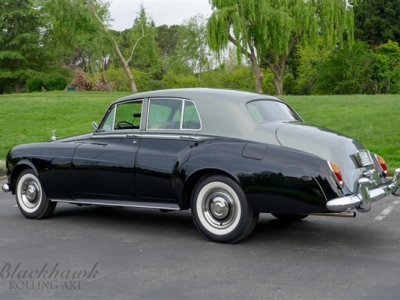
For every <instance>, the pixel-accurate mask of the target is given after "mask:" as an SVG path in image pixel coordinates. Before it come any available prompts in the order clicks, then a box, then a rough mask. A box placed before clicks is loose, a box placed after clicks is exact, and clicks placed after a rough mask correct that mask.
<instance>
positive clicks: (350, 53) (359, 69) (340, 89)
mask: <svg viewBox="0 0 400 300" xmlns="http://www.w3.org/2000/svg"><path fill="white" fill-rule="evenodd" d="M371 62H372V52H371V50H370V49H369V47H368V46H367V45H366V44H365V43H362V42H356V43H355V44H354V45H353V46H349V45H345V47H343V48H342V49H337V50H335V51H333V52H331V53H330V55H329V56H328V57H327V58H326V59H324V60H323V61H320V62H319V64H318V66H317V71H318V72H317V73H316V81H317V82H316V84H315V86H314V87H313V90H312V92H313V93H316V94H342V95H343V94H357V93H363V92H365V87H366V85H367V84H368V69H369V67H370V64H371Z"/></svg>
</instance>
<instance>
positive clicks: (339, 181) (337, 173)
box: [328, 161, 344, 188]
mask: <svg viewBox="0 0 400 300" xmlns="http://www.w3.org/2000/svg"><path fill="white" fill-rule="evenodd" d="M328 165H329V168H330V169H331V171H332V172H333V174H334V175H335V180H336V183H337V184H338V186H339V187H340V188H343V186H344V182H343V176H342V172H341V171H340V168H339V166H338V165H337V164H335V163H333V162H331V161H328Z"/></svg>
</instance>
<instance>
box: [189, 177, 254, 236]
mask: <svg viewBox="0 0 400 300" xmlns="http://www.w3.org/2000/svg"><path fill="white" fill-rule="evenodd" d="M191 210H192V216H193V220H194V223H195V224H196V226H197V228H198V229H199V231H200V232H201V233H202V234H203V235H204V236H205V237H207V238H208V239H210V240H212V241H215V242H220V243H236V242H239V241H240V240H242V239H244V238H245V237H246V236H248V235H249V234H250V233H251V232H252V231H253V229H254V228H255V225H256V223H257V221H258V213H256V212H253V210H252V209H251V208H250V207H249V205H248V203H247V200H246V196H245V194H244V192H243V191H242V189H241V187H240V186H239V185H238V184H237V183H236V181H234V180H233V179H231V178H229V177H226V176H221V175H210V176H206V177H203V178H202V179H201V180H200V181H199V182H198V183H197V185H196V187H195V189H194V191H193V195H192V199H191Z"/></svg>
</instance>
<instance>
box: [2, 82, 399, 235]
mask: <svg viewBox="0 0 400 300" xmlns="http://www.w3.org/2000/svg"><path fill="white" fill-rule="evenodd" d="M94 128H95V130H94V132H91V133H88V134H84V135H78V136H74V137H70V138H63V139H58V140H56V139H55V137H53V139H51V140H49V141H47V142H43V143H34V144H25V145H20V146H16V147H14V148H13V149H12V150H11V151H10V152H9V153H8V156H7V160H6V164H7V175H8V182H7V183H6V184H5V185H4V186H3V191H5V192H9V191H11V192H12V193H13V194H15V195H16V200H17V204H18V207H19V209H20V211H21V212H22V214H23V215H24V216H26V217H27V218H32V219H41V218H45V217H48V216H50V215H51V214H52V212H53V211H54V209H55V207H56V204H57V203H58V202H65V203H71V204H86V205H91V204H93V205H110V206H129V207H140V208H150V209H151V208H153V209H159V210H163V211H168V210H188V209H190V210H191V212H192V215H193V220H194V223H195V224H196V226H197V228H198V229H199V231H200V232H201V233H202V234H203V235H204V236H205V237H207V238H209V239H210V240H213V241H216V242H223V243H235V242H238V241H240V240H242V239H243V238H245V237H246V236H248V235H249V234H250V233H251V232H252V230H253V229H254V228H255V226H256V223H257V220H258V216H259V213H270V214H272V215H273V216H275V217H276V218H278V219H282V220H287V221H298V220H302V219H304V218H306V217H307V216H308V215H313V214H318V215H321V214H322V215H326V216H332V215H339V216H354V215H355V214H354V212H353V210H358V211H361V212H367V211H369V210H370V209H371V202H373V201H375V200H379V199H381V198H384V197H385V196H387V195H389V194H390V193H391V192H392V191H394V190H396V189H397V187H398V186H399V173H400V169H396V171H395V174H394V175H393V178H392V179H390V180H389V178H388V174H387V167H386V164H385V162H384V160H383V158H381V157H380V156H378V155H377V154H375V153H372V152H370V151H368V150H367V149H365V148H364V147H363V145H362V144H361V143H359V142H358V141H356V140H354V139H352V138H350V137H347V136H345V135H343V134H340V133H337V132H334V131H331V130H328V129H325V128H321V127H317V126H313V125H308V124H306V123H304V122H303V120H302V119H301V117H300V116H299V115H298V114H297V113H296V112H295V111H294V110H293V109H292V108H291V107H290V106H289V105H288V104H286V103H285V102H284V101H282V100H279V99H277V98H275V97H271V96H267V95H262V94H255V93H249V92H242V91H233V90H218V89H202V88H198V89H175V90H160V91H152V92H145V93H139V94H134V95H131V96H128V97H124V98H122V99H119V100H117V101H115V102H113V103H112V104H111V105H110V106H109V108H108V109H107V111H106V113H105V115H104V117H103V119H102V121H101V122H100V124H99V125H98V126H97V124H95V123H94Z"/></svg>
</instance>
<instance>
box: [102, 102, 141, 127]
mask: <svg viewBox="0 0 400 300" xmlns="http://www.w3.org/2000/svg"><path fill="white" fill-rule="evenodd" d="M142 103H143V102H142V100H140V101H135V102H125V103H121V104H118V105H116V106H114V107H113V108H112V110H111V111H110V113H109V114H108V116H107V119H106V120H105V122H104V124H103V125H102V128H101V130H102V131H111V130H122V129H140V120H141V112H142Z"/></svg>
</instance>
